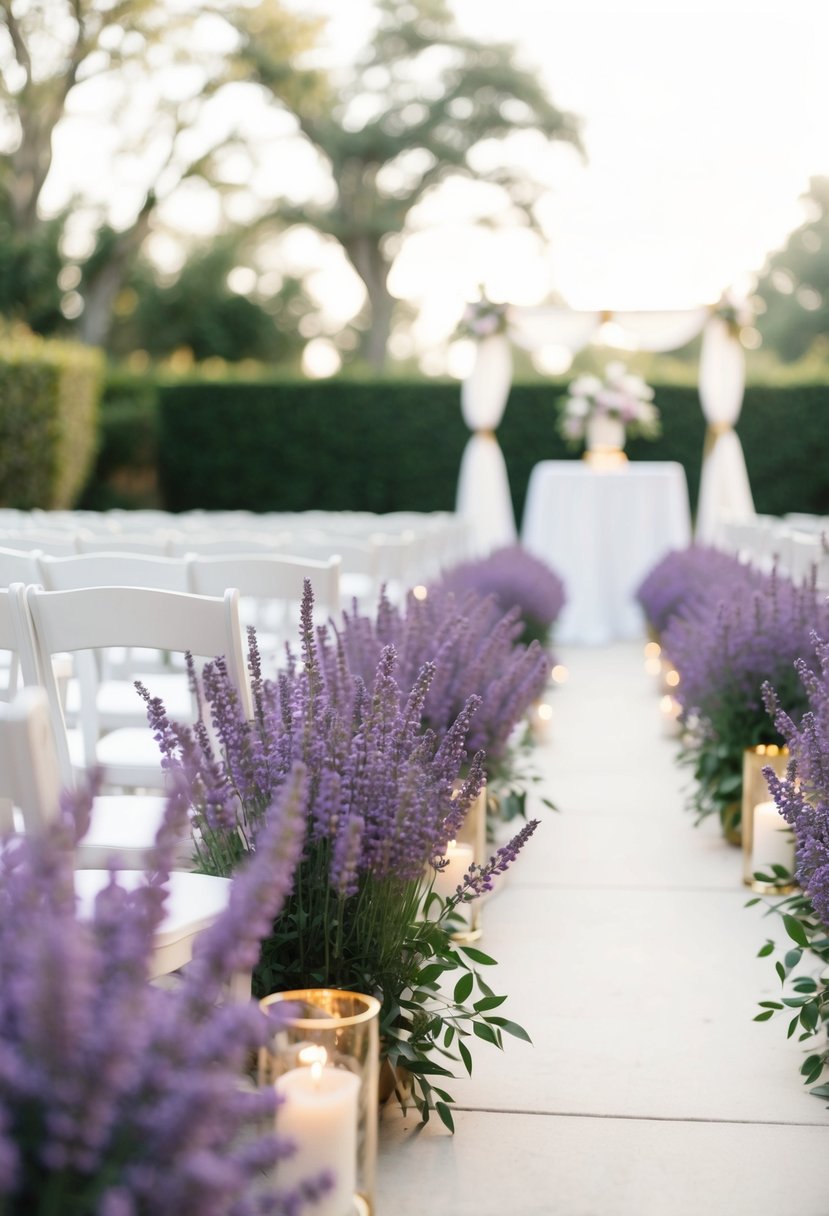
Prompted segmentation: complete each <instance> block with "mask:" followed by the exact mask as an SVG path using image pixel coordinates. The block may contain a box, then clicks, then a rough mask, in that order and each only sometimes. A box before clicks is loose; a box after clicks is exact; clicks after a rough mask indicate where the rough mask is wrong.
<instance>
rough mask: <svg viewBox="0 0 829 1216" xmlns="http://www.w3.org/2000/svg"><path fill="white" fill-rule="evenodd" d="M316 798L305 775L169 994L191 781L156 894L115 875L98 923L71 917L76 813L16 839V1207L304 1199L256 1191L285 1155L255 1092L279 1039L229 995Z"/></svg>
mask: <svg viewBox="0 0 829 1216" xmlns="http://www.w3.org/2000/svg"><path fill="white" fill-rule="evenodd" d="M304 797H305V776H304V773H303V771H302V770H301V768H297V769H295V770H294V772H293V773H292V775H291V778H290V780H289V781H288V782H286V786H285V795H284V797H283V798H282V799H281V800H280V802H279V804H278V806H274V807H273V808H272V810H271V816H270V825H269V829H268V831H267V833H263V835H262V837H261V838H260V847H259V850H258V851H257V853H256V855H255V856H254V857H253V858H251V860H250V864H249V865H248V866H246V867H245V868H244V870H242V871H240V874H239V877H238V878H237V879H236V880H235V882H234V885H233V888H232V893H231V900H230V905H229V907H228V909H227V911H226V913H225V914H224V915H223V916H222V917H220V918H219V919H218V920H217V921H216V922H215V923H214V925H213V926H212V927H210V928H209V929H207V930H206V931H205V932H204V933H203V934H202V936H201V938H200V940H199V943H198V945H197V950H196V954H195V957H194V960H193V963H192V965H191V967H190V968H189V970H188V971H187V973H186V974H185V976H184V978H183V980H182V982H181V983H180V984H179V985H178V986H177V987H175V988H172V989H165V988H161V987H158V986H155V985H151V984H149V983H148V982H147V974H148V965H149V961H150V959H151V957H152V952H153V946H154V937H155V932H156V929H157V928H158V926H159V924H160V922H161V918H162V915H163V906H164V885H165V883H166V881H167V877H168V875H169V867H170V865H171V862H172V858H173V856H174V851H175V846H176V841H177V840H178V839H179V838H180V835H181V832H182V830H183V827H184V822H185V819H186V815H187V804H186V800H185V799H184V798H183V797H182V794H181V790H180V789H176V790H175V791H174V793H173V795H172V796H171V799H170V803H169V807H168V811H167V815H166V818H165V823H164V826H163V829H162V831H161V833H160V835H159V839H158V841H157V845H156V850H155V855H154V858H153V862H152V867H151V872H150V874H149V876H148V880H147V882H146V884H145V885H143V886H139V887H138V888H137V889H135V890H127V889H125V888H124V887H123V886H121V885H120V884H119V881H118V875H117V873H115V872H114V873H113V874H112V877H111V880H110V882H109V884H108V886H107V887H106V888H105V889H104V890H103V891H102V892H101V894H100V895H99V896H98V899H97V901H96V904H95V908H94V913H93V917H92V919H91V920H90V921H89V922H81V921H79V920H78V919H77V916H76V913H75V897H74V890H73V848H74V844H75V842H76V833H75V830H74V824H73V821H72V820H71V819H70V817H69V816H68V815H64V816H63V817H62V818H61V819H60V821H59V822H58V823H57V824H56V825H55V826H53V827H52V828H50V829H49V830H48V831H47V832H46V833H45V834H44V835H43V837H42V838H39V839H36V840H28V839H27V840H23V841H19V840H18V841H15V842H13V843H7V845H6V847H5V849H4V851H3V853H2V858H0V1207H2V1210H3V1211H4V1212H8V1213H10V1216H14V1214H16V1213H20V1216H23V1213H25V1214H26V1216H38V1214H40V1213H43V1214H44V1216H46V1214H47V1213H51V1212H54V1211H58V1210H59V1211H60V1212H61V1214H62V1216H92V1214H93V1213H100V1214H101V1216H253V1214H254V1213H259V1212H261V1213H264V1212H281V1213H285V1214H287V1213H288V1212H289V1211H295V1210H296V1203H297V1196H296V1195H284V1196H279V1195H278V1194H277V1193H275V1192H273V1188H272V1187H271V1188H269V1190H268V1191H265V1190H263V1189H262V1188H261V1186H260V1182H259V1180H260V1174H261V1171H262V1170H263V1169H265V1168H269V1167H272V1166H274V1164H275V1163H276V1162H277V1160H278V1157H279V1154H280V1152H281V1153H283V1154H284V1152H285V1151H286V1150H287V1149H288V1148H289V1146H286V1145H280V1144H279V1143H278V1142H277V1141H276V1139H275V1137H274V1136H273V1135H272V1134H263V1132H262V1119H263V1116H267V1115H268V1113H269V1112H272V1110H273V1094H272V1093H267V1092H256V1091H252V1090H251V1091H248V1090H246V1089H245V1088H244V1087H243V1086H242V1084H241V1081H242V1076H243V1070H244V1064H245V1061H246V1059H247V1057H248V1053H249V1052H250V1051H251V1050H253V1049H255V1048H256V1047H257V1046H258V1045H259V1044H260V1043H262V1042H264V1041H265V1037H266V1033H267V1023H266V1020H265V1018H264V1016H263V1015H262V1014H261V1013H260V1012H259V1010H258V1008H257V1007H256V1006H254V1005H252V1004H251V1005H248V1006H241V1005H230V1004H227V1003H224V1004H222V1003H217V998H218V997H219V995H220V992H221V988H222V985H223V984H224V983H225V982H226V981H227V979H228V978H229V976H230V973H231V972H232V971H234V970H236V969H239V968H246V967H249V966H250V964H251V961H252V959H253V958H254V957H255V954H256V952H257V951H258V941H259V936H260V935H261V933H262V931H263V928H264V926H265V923H266V922H270V921H271V920H272V918H273V916H274V914H275V913H276V912H277V911H278V909H279V906H280V904H281V902H282V900H283V899H284V896H285V892H286V890H287V889H288V887H289V886H290V881H291V873H292V870H293V867H294V865H295V863H296V860H297V856H298V852H299V850H300V848H301V843H302V837H301V827H302V822H303V809H304ZM69 809H71V808H70V807H69V804H68V803H67V810H69ZM82 818H83V816H81V820H82ZM309 1182H310V1184H311V1187H312V1189H313V1187H314V1186H318V1185H320V1180H313V1179H311V1180H309ZM277 1185H278V1167H277ZM269 1192H271V1193H269Z"/></svg>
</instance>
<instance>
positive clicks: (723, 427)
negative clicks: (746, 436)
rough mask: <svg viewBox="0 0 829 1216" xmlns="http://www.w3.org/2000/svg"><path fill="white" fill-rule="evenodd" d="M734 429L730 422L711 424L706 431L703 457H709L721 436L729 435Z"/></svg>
mask: <svg viewBox="0 0 829 1216" xmlns="http://www.w3.org/2000/svg"><path fill="white" fill-rule="evenodd" d="M733 430H734V428H733V426H732V425H731V423H730V422H709V423H708V426H707V428H706V431H705V444H704V446H703V449H702V454H703V456H707V455H708V453H709V452H710V451H711V449H712V448H713V446H714V444H715V443H716V442H717V440H718V439H719V438H720V436H721V435H727V434H728V432H729V431H733Z"/></svg>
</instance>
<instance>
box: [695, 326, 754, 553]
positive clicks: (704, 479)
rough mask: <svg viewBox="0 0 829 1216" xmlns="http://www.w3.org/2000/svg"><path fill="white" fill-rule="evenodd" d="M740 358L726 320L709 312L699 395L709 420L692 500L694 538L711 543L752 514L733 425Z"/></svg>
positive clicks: (741, 377)
mask: <svg viewBox="0 0 829 1216" xmlns="http://www.w3.org/2000/svg"><path fill="white" fill-rule="evenodd" d="M744 387H745V360H744V359H743V352H742V349H741V347H740V344H739V342H738V341H737V340H736V338H735V337H734V335H733V334H732V333H731V331H730V329H729V327H728V324H727V323H726V322H725V321H723V320H721V319H720V318H719V317H712V318H711V320H710V321H709V322H708V324H707V325H706V327H705V329H704V331H703V335H702V349H701V351H700V360H699V396H700V401H701V402H702V412H703V414H704V415H705V420H706V422H707V423H708V433H707V435H706V439H705V453H704V457H703V462H702V473H701V475H700V483H699V498H698V500H697V521H696V539H697V541H698V542H699V543H700V544H713V543H716V541H717V540H718V539H719V533H720V525H721V523H722V522H723V521H725V520H728V521H730V522H732V523H746V522H747V521H749V520H751V519H753V518H754V499H753V498H752V495H751V486H750V485H749V481H748V472H747V470H746V462H745V457H744V455H743V449H742V446H741V444H740V440H739V439H738V438H737V433H736V431H735V430H734V426H735V424H736V422H737V419H738V418H739V417H740V411H741V409H742V405H743V389H744Z"/></svg>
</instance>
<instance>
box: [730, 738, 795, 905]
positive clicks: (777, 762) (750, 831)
mask: <svg viewBox="0 0 829 1216" xmlns="http://www.w3.org/2000/svg"><path fill="white" fill-rule="evenodd" d="M788 763H789V749H788V748H787V747H778V745H777V744H776V743H760V744H758V745H757V747H748V748H746V750H745V751H744V752H743V797H742V804H741V813H740V836H741V837H742V846H743V883H744V885H745V886H747V887H750V888H751V890H752V891H756V892H757V893H758V894H760V895H790V894H791V893H792V891H796V890H797V884H796V883H791V884H783V883H766V882H757V881H756V880H755V878H754V871H753V869H752V864H751V855H752V852H753V849H754V808H755V806H756V805H757V803H758V802H768V801H769V800H770V797H771V795H770V794H769V787H768V785H767V783H766V779H765V777H764V776H763V769H764V768H768V767H771V768H773V769H774V771H775V773H776V774H777V776H778V777H782V776H784V775H785V772H786V766H787V764H788Z"/></svg>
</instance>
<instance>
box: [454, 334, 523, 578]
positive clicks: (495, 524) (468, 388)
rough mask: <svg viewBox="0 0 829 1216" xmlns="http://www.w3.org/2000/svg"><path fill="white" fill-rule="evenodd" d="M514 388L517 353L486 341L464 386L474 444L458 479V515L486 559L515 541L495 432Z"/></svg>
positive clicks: (500, 340)
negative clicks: (510, 391)
mask: <svg viewBox="0 0 829 1216" xmlns="http://www.w3.org/2000/svg"><path fill="white" fill-rule="evenodd" d="M511 383H512V350H511V347H510V344H509V340H508V339H507V338H506V336H505V335H503V334H492V335H491V336H490V337H488V338H483V339H482V340H481V341H480V342H479V343H478V347H477V352H476V359H475V366H474V367H473V369H472V374H471V375H470V376H469V377H468V378H467V379H466V380H465V381H464V382H463V384H462V385H461V412H462V414H463V420H464V422H465V423H466V425H467V426H468V427H469V429H470V430H471V431H474V432H475V434H473V436H472V438H471V439H470V440H469V442H468V443H467V445H466V448H465V449H464V453H463V457H462V459H461V468H460V474H459V476H458V492H457V500H456V507H455V509H456V511H457V513H458V515H460V516H461V517H462V518H463V519H465V520H466V521H467V522H468V524H469V527H470V548H471V549H472V550H473V552H474V553H475V554H477V555H480V556H484V555H485V554H487V553H490V552H491V551H492V550H493V549H498V548H500V547H501V546H502V545H511V544H513V543H514V542H515V539H516V535H517V534H516V529H515V516H514V515H513V511H512V498H511V496H510V489H509V479H508V477H507V466H506V463H505V461H504V454H503V452H502V451H501V449H500V447H499V446H498V440H497V439H496V438H495V429H496V427H497V426H498V423H499V422H500V421H501V418H502V417H503V414H504V407H505V406H506V404H507V397H508V396H509V390H510V384H511Z"/></svg>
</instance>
